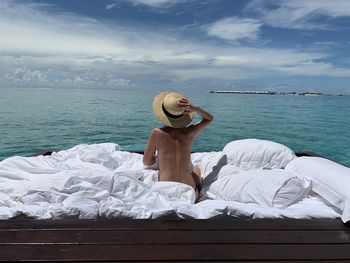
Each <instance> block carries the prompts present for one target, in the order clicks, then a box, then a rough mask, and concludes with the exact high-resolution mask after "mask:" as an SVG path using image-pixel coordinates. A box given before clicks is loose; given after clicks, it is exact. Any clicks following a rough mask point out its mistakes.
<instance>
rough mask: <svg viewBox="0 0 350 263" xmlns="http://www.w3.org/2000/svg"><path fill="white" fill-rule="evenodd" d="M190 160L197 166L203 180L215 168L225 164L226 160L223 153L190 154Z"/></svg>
mask: <svg viewBox="0 0 350 263" xmlns="http://www.w3.org/2000/svg"><path fill="white" fill-rule="evenodd" d="M191 160H192V163H193V165H198V166H199V168H200V170H201V177H202V178H203V179H205V178H206V177H207V176H208V175H209V174H210V173H211V172H213V171H214V170H215V169H216V168H218V167H221V166H223V165H226V164H227V158H226V156H225V154H224V153H223V152H203V153H202V152H200V153H192V154H191Z"/></svg>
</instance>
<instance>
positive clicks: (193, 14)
mask: <svg viewBox="0 0 350 263" xmlns="http://www.w3.org/2000/svg"><path fill="white" fill-rule="evenodd" d="M349 83H350V1H349V0H332V1H329V0H312V1H305V0H0V88H2V87H5V88H11V87H34V88H111V89H114V88H117V89H118V88H119V89H140V90H142V89H148V88H157V89H160V88H163V89H166V90H171V89H176V88H177V87H185V88H197V89H203V90H266V91H267V90H268V91H279V92H282V91H284V92H288V91H309V92H324V93H328V94H346V95H350V84H349Z"/></svg>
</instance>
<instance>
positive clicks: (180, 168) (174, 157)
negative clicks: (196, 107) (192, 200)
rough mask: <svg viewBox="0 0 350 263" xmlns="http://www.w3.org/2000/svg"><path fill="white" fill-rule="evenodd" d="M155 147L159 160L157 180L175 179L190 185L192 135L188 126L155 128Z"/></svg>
mask: <svg viewBox="0 0 350 263" xmlns="http://www.w3.org/2000/svg"><path fill="white" fill-rule="evenodd" d="M156 134H157V135H156V149H157V151H158V160H159V180H160V181H176V182H181V183H185V184H188V185H191V186H192V187H193V188H195V181H194V179H193V177H192V176H191V148H192V142H193V139H194V138H193V136H191V135H190V128H180V129H178V128H171V127H164V128H160V129H156Z"/></svg>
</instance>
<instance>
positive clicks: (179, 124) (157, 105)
mask: <svg viewBox="0 0 350 263" xmlns="http://www.w3.org/2000/svg"><path fill="white" fill-rule="evenodd" d="M169 93H172V91H165V92H161V93H159V94H158V95H157V96H156V97H155V98H154V99H153V112H154V114H155V115H156V117H157V118H158V119H159V120H160V121H161V122H162V123H163V124H164V125H166V126H170V127H173V128H183V127H186V126H187V125H188V124H190V123H191V122H192V120H193V117H194V112H191V113H185V114H183V115H182V116H181V117H180V118H171V117H169V116H167V115H166V114H165V113H164V111H163V109H162V103H163V101H164V98H165V96H166V95H168V94H169ZM179 94H180V93H179ZM180 95H181V96H182V97H184V98H185V96H183V95H182V94H180Z"/></svg>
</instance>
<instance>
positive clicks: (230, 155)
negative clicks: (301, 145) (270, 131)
mask: <svg viewBox="0 0 350 263" xmlns="http://www.w3.org/2000/svg"><path fill="white" fill-rule="evenodd" d="M223 153H224V154H226V155H227V161H228V163H229V164H233V165H235V166H237V167H239V168H241V169H244V170H250V169H255V168H270V169H279V168H284V167H285V166H286V165H287V164H288V163H289V162H290V161H291V160H293V159H294V158H296V156H295V153H294V152H293V151H292V150H291V149H289V148H288V147H286V146H284V145H282V144H279V143H276V142H272V141H266V140H258V139H244V140H237V141H232V142H230V143H228V144H226V146H225V147H224V149H223Z"/></svg>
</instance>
